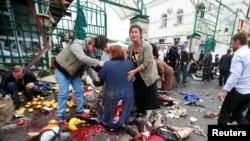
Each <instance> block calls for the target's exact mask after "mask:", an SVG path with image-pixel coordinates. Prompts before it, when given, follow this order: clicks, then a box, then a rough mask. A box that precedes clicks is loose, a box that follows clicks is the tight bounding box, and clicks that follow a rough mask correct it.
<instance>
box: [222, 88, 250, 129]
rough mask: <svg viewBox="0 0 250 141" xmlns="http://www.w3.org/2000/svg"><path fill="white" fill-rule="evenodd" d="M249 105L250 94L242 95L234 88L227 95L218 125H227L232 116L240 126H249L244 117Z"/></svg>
mask: <svg viewBox="0 0 250 141" xmlns="http://www.w3.org/2000/svg"><path fill="white" fill-rule="evenodd" d="M249 103H250V94H245V95H243V94H240V93H239V92H237V91H236V90H235V89H234V88H233V89H232V90H231V91H230V92H228V93H227V95H226V97H225V100H224V101H223V104H222V107H221V110H220V114H219V118H218V125H227V123H228V122H229V121H230V117H231V116H232V115H233V116H234V119H235V120H236V121H237V123H238V124H241V125H247V124H248V121H247V119H246V118H245V116H244V115H243V111H245V110H246V109H247V108H248V107H247V106H246V105H247V104H249Z"/></svg>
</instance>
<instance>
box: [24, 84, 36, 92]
mask: <svg viewBox="0 0 250 141" xmlns="http://www.w3.org/2000/svg"><path fill="white" fill-rule="evenodd" d="M34 87H35V84H34V83H33V82H31V83H28V84H27V85H26V86H25V88H26V91H27V92H30V91H31V90H32V89H33V88H34Z"/></svg>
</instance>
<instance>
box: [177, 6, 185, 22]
mask: <svg viewBox="0 0 250 141" xmlns="http://www.w3.org/2000/svg"><path fill="white" fill-rule="evenodd" d="M183 14H184V12H183V10H182V9H179V10H178V11H177V24H182V23H183Z"/></svg>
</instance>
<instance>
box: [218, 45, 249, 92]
mask: <svg viewBox="0 0 250 141" xmlns="http://www.w3.org/2000/svg"><path fill="white" fill-rule="evenodd" d="M249 70H250V49H249V48H248V46H247V45H244V46H241V47H240V48H238V49H237V50H236V52H235V53H234V55H233V58H232V62H231V67H230V76H229V77H228V79H227V83H226V84H225V86H224V87H223V89H225V90H227V91H231V90H232V88H233V87H234V88H235V89H236V91H238V92H239V93H240V94H250V73H249Z"/></svg>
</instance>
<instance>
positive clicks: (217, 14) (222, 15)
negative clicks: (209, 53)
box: [146, 0, 250, 54]
mask: <svg viewBox="0 0 250 141" xmlns="http://www.w3.org/2000/svg"><path fill="white" fill-rule="evenodd" d="M249 6H250V0H239V1H235V0H190V1H188V0H178V1H176V0H153V1H151V2H149V3H147V4H146V7H147V15H149V21H150V23H149V29H148V40H149V41H151V42H154V43H157V44H159V45H168V46H169V45H172V44H173V43H174V41H180V44H182V43H183V42H184V41H186V40H189V37H190V35H193V34H194V33H198V34H200V35H201V37H200V38H199V40H200V43H198V45H199V46H200V45H201V44H206V43H207V42H206V40H208V38H213V39H214V40H215V42H216V43H215V45H214V46H215V47H214V48H213V50H214V51H215V52H217V53H219V54H224V53H225V52H226V49H228V47H230V41H231V37H232V36H233V34H235V33H237V32H245V33H246V34H248V37H249V39H248V40H249V43H250V31H249V23H250V12H249ZM204 21H206V22H204ZM202 22H203V23H202ZM191 42H192V41H191ZM191 46H194V44H193V43H192V44H191ZM191 48H192V47H191ZM191 50H192V49H191ZM224 51H225V52H224Z"/></svg>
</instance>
